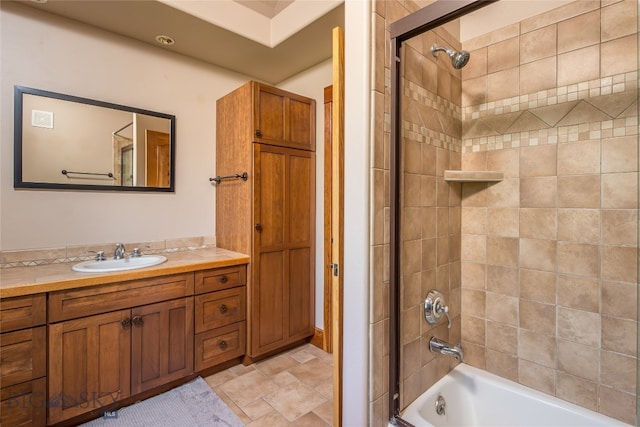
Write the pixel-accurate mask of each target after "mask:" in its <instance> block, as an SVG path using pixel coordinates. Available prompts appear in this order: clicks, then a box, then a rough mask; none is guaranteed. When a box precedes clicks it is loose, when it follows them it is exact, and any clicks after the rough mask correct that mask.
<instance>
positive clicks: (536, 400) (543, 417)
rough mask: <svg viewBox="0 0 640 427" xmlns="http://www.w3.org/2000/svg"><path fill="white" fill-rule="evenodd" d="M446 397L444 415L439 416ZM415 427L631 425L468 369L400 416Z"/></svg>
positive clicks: (457, 372) (446, 379)
mask: <svg viewBox="0 0 640 427" xmlns="http://www.w3.org/2000/svg"><path fill="white" fill-rule="evenodd" d="M439 395H441V396H442V397H443V398H444V400H445V402H446V407H445V413H444V414H443V415H438V414H437V413H436V400H437V399H438V396H439ZM400 416H401V418H402V419H403V420H405V421H408V422H410V423H411V424H413V425H415V426H416V427H426V426H434V427H440V426H443V427H449V426H450V427H453V426H455V427H470V426H482V427H485V426H509V427H516V426H545V427H550V426H553V427H560V426H562V427H564V426H576V427H578V426H579V427H586V426H607V427H609V426H611V427H615V426H620V427H623V426H624V427H629V425H628V424H625V423H622V422H620V421H617V420H614V419H613V418H609V417H607V416H604V415H602V414H599V413H597V412H593V411H590V410H588V409H584V408H581V407H579V406H576V405H574V404H571V403H569V402H566V401H564V400H561V399H558V398H556V397H553V396H549V395H547V394H544V393H541V392H538V391H536V390H533V389H530V388H528V387H525V386H522V385H520V384H517V383H514V382H513V381H509V380H506V379H504V378H501V377H499V376H497V375H493V374H491V373H489V372H486V371H482V370H480V369H477V368H474V367H472V366H469V365H465V364H463V363H461V364H459V365H458V366H457V367H456V368H455V369H454V370H453V371H451V372H450V373H449V374H448V375H446V376H445V377H444V378H442V379H441V380H440V381H438V382H437V383H435V384H434V385H433V386H432V387H431V388H430V389H429V390H427V391H426V392H425V393H424V394H422V395H421V396H420V397H418V398H417V399H416V400H415V401H414V402H413V403H411V405H409V406H408V407H407V409H405V410H404V412H402V414H401V415H400Z"/></svg>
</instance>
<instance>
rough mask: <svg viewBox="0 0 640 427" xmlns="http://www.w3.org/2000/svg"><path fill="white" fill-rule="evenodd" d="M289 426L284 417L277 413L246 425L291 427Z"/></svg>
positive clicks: (250, 426) (249, 426)
mask: <svg viewBox="0 0 640 427" xmlns="http://www.w3.org/2000/svg"><path fill="white" fill-rule="evenodd" d="M289 425H290V424H289V421H287V420H286V419H285V418H284V417H283V416H282V415H280V414H278V413H277V412H273V413H271V414H269V415H265V416H264V417H262V418H258V419H257V420H255V421H252V422H250V423H249V424H246V427H289Z"/></svg>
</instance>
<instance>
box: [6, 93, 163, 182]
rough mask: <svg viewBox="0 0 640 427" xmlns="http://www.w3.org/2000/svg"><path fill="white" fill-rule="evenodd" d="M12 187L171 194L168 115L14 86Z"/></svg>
mask: <svg viewBox="0 0 640 427" xmlns="http://www.w3.org/2000/svg"><path fill="white" fill-rule="evenodd" d="M15 107H16V108H15V115H16V117H15V132H16V135H15V171H14V173H15V180H14V186H15V187H16V188H56V189H80V190H100V189H104V190H138V191H173V189H174V175H175V172H174V150H175V140H174V128H175V117H174V116H172V115H168V114H163V113H157V112H152V111H147V110H142V109H138V108H133V107H127V106H122V105H116V104H109V103H105V102H101V101H96V100H91V99H86V98H79V97H74V96H69V95H63V94H58V93H54V92H48V91H42V90H38V89H31V88H25V87H21V86H16V87H15Z"/></svg>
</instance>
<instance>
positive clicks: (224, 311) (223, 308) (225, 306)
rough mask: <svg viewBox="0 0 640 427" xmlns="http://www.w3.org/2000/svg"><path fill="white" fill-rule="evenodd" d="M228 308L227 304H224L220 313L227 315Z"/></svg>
mask: <svg viewBox="0 0 640 427" xmlns="http://www.w3.org/2000/svg"><path fill="white" fill-rule="evenodd" d="M227 310H228V308H227V305H226V304H222V305H221V306H220V313H222V314H225V313H226V312H227Z"/></svg>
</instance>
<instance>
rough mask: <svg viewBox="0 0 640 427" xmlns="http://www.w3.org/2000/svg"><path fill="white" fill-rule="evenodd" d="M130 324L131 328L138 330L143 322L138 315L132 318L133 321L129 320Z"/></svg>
mask: <svg viewBox="0 0 640 427" xmlns="http://www.w3.org/2000/svg"><path fill="white" fill-rule="evenodd" d="M131 322H132V323H133V326H136V327H138V328H139V327H141V326H142V325H144V320H142V316H140V315H135V316H133V319H131Z"/></svg>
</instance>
